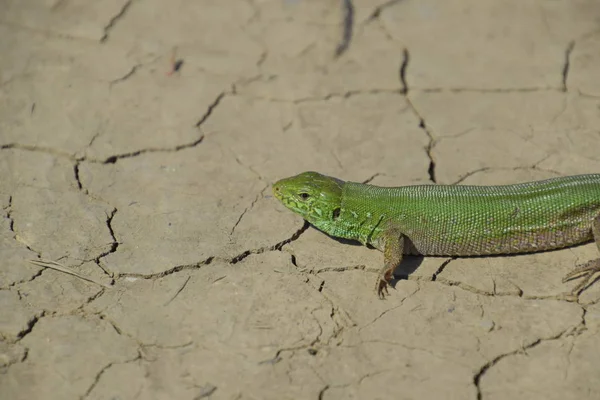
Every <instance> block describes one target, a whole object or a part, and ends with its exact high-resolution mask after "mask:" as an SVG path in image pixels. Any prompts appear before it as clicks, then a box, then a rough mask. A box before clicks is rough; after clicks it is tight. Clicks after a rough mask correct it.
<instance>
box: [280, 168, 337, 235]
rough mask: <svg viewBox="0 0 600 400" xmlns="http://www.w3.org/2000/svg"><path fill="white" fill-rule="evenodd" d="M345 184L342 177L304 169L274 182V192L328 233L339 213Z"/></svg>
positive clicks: (298, 212)
mask: <svg viewBox="0 0 600 400" xmlns="http://www.w3.org/2000/svg"><path fill="white" fill-rule="evenodd" d="M343 186H344V181H342V180H339V179H336V178H332V177H330V176H326V175H321V174H319V173H317V172H303V173H301V174H299V175H296V176H292V177H290V178H285V179H282V180H280V181H278V182H275V184H274V185H273V194H274V196H275V197H276V198H277V199H279V201H281V202H282V203H283V205H285V206H286V207H287V208H289V209H290V210H292V211H293V212H295V213H296V214H299V215H300V216H302V218H304V219H305V220H307V221H308V222H310V223H311V224H313V225H314V226H316V227H317V228H319V229H321V230H323V231H325V232H327V231H328V228H329V227H330V226H331V223H332V222H333V221H335V220H336V219H337V217H338V216H339V214H340V207H341V205H342V187H343Z"/></svg>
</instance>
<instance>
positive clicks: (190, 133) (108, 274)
mask: <svg viewBox="0 0 600 400" xmlns="http://www.w3.org/2000/svg"><path fill="white" fill-rule="evenodd" d="M88 3H89V4H87V3H85V2H73V1H68V0H66V1H65V0H63V1H49V2H34V1H16V0H4V1H3V2H2V9H3V11H2V13H0V38H1V39H0V54H2V57H1V58H0V171H1V172H0V176H1V177H2V178H1V179H0V208H1V213H2V215H3V218H2V220H1V221H0V222H1V224H2V225H1V229H0V235H2V240H0V254H1V255H2V258H1V261H0V398H2V399H3V400H4V399H61V400H62V399H134V398H135V399H200V398H211V399H349V398H356V399H376V398H377V399H387V398H389V399H392V398H393V399H415V398H419V399H440V398H450V399H506V398H511V399H561V400H564V399H597V398H600V380H599V379H598V370H599V369H600V335H599V333H600V284H596V285H595V286H592V287H591V288H590V289H589V290H587V291H586V292H584V293H583V294H582V296H580V298H579V299H578V300H577V301H566V300H564V298H563V297H562V296H561V295H562V294H563V293H564V292H566V291H568V290H569V289H570V288H572V287H573V286H574V285H575V284H576V282H574V283H569V284H566V285H564V284H562V283H561V277H562V276H563V275H564V274H565V273H566V272H567V271H569V270H571V269H572V268H573V266H574V265H575V264H578V263H580V262H583V261H586V260H588V259H591V258H594V257H596V253H597V250H596V248H595V246H594V245H593V244H590V245H584V246H579V247H576V248H573V249H567V250H562V251H556V252H551V253H542V254H535V255H527V256H517V257H494V258H469V259H458V258H457V259H445V258H425V259H419V258H408V259H407V260H406V262H405V263H404V264H403V266H402V267H401V268H400V269H401V270H402V271H401V274H404V275H409V277H408V279H405V280H400V281H398V283H397V285H396V287H395V290H393V291H392V293H391V295H390V296H389V297H388V298H387V299H386V300H385V301H380V300H379V299H377V296H376V295H375V294H374V293H373V291H372V290H371V289H372V285H373V279H374V275H373V274H372V272H371V270H372V269H374V268H378V267H379V265H380V264H381V262H382V255H381V254H380V253H379V252H377V251H375V250H370V249H367V248H364V247H360V246H352V245H349V244H345V243H340V242H338V241H335V240H333V239H330V238H328V237H327V236H325V235H323V234H321V233H319V232H317V231H316V230H315V229H314V228H311V227H309V226H307V225H306V224H304V225H303V223H302V221H301V220H300V219H299V218H298V217H296V216H294V215H292V214H291V213H290V212H288V211H287V210H285V209H284V208H283V206H281V205H280V204H278V203H277V202H276V201H275V200H274V199H273V198H272V196H271V195H270V193H271V192H270V184H271V183H272V182H274V181H275V180H276V179H279V178H282V177H285V176H289V175H294V174H296V173H299V172H301V171H305V170H316V171H320V172H323V173H327V174H329V175H334V176H338V177H340V178H342V179H347V180H353V181H369V182H371V183H373V184H378V185H402V184H413V183H431V182H437V183H466V184H500V183H509V182H518V181H525V180H533V179H542V178H547V177H552V176H557V175H567V174H576V173H588V172H598V171H599V170H600V156H599V154H598V149H599V148H600V134H599V133H600V75H599V74H598V71H600V51H599V49H600V19H599V17H598V16H599V15H600V3H598V1H597V0H578V1H570V0H554V1H544V0H528V1H523V0H509V1H504V2H496V1H493V0H467V1H458V0H452V1H441V0H439V1H433V0H423V1H417V0H404V1H384V0H379V1H376V0H372V1H367V0H363V1H358V0H354V1H347V0H346V1H341V0H319V1H316V0H295V1H292V0H287V1H286V0H263V1H257V0H247V1H230V2H224V1H221V0H212V1H209V0H202V1H200V0H199V1H189V0H188V1H184V0H176V1H172V2H161V1H158V0H129V1H125V0H107V1H99V2H88ZM344 19H345V20H346V21H347V22H348V23H347V24H346V26H345V27H344V24H343V23H342V21H343V20H344ZM344 38H345V39H344ZM340 40H342V42H340ZM336 49H337V52H338V53H339V55H338V56H337V57H336V56H335V52H336ZM177 60H183V64H181V65H180V66H181V68H180V69H179V70H178V71H175V72H174V73H170V72H173V71H170V68H172V63H174V62H176V61H177ZM38 258H42V259H46V260H54V261H57V262H60V263H61V264H63V265H66V266H68V267H69V268H72V269H73V270H75V271H76V272H77V273H79V274H81V275H83V276H86V277H89V278H90V279H92V280H93V281H95V282H97V284H95V283H91V282H87V281H83V280H80V279H78V278H77V277H74V276H71V275H67V274H64V273H61V272H59V271H56V270H54V269H48V268H43V267H40V266H36V265H33V264H31V263H30V262H28V260H31V259H38Z"/></svg>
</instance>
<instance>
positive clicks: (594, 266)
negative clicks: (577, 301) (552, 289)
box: [562, 259, 600, 296]
mask: <svg viewBox="0 0 600 400" xmlns="http://www.w3.org/2000/svg"><path fill="white" fill-rule="evenodd" d="M599 272H600V259H595V260H591V261H589V262H587V263H585V264H582V265H579V266H577V268H575V269H574V270H573V271H571V272H569V273H568V274H567V275H565V277H564V278H563V280H562V281H563V283H564V282H567V281H570V280H572V279H579V278H583V280H582V281H581V282H580V283H579V284H578V285H577V286H575V287H574V288H573V290H572V292H571V293H573V294H574V295H576V296H579V294H581V292H583V291H584V290H585V289H587V288H588V287H590V286H591V285H592V284H593V283H594V282H596V281H597V280H599V279H600V276H596V274H597V273H599Z"/></svg>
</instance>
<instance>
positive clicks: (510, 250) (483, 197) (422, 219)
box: [273, 172, 600, 298]
mask: <svg viewBox="0 0 600 400" xmlns="http://www.w3.org/2000/svg"><path fill="white" fill-rule="evenodd" d="M273 193H274V195H275V197H276V198H277V199H279V200H280V201H281V202H282V203H283V204H284V205H285V206H286V207H287V208H289V209H290V210H292V211H294V212H295V213H297V214H299V215H301V216H302V217H303V218H304V219H306V220H307V221H308V222H310V223H311V224H312V225H313V226H315V227H316V228H318V229H320V230H321V231H323V232H325V233H327V234H328V235H331V236H334V237H338V238H345V239H352V240H358V241H359V242H361V243H362V244H364V245H371V246H373V247H375V248H377V249H379V250H381V251H383V254H384V265H383V268H382V269H381V271H380V274H379V276H378V278H377V283H376V291H377V293H378V295H379V296H380V297H382V298H383V297H385V294H387V286H388V284H389V283H390V282H391V281H392V279H393V274H394V270H395V269H396V267H397V266H398V264H399V263H400V261H401V260H402V256H403V254H421V255H432V256H482V255H493V254H519V253H532V252H538V251H545V250H553V249H559V248H563V247H568V246H573V245H576V244H580V243H584V242H589V241H590V240H592V239H593V240H594V241H595V242H596V244H597V245H598V248H599V250H600V174H593V175H577V176H566V177H561V178H554V179H548V180H543V181H536V182H527V183H520V184H516V185H504V186H463V185H418V186H401V187H378V186H373V185H367V184H362V183H354V182H345V181H342V180H340V179H337V178H333V177H329V176H325V175H321V174H319V173H317V172H304V173H301V174H299V175H296V176H293V177H290V178H286V179H282V180H280V181H278V182H276V183H275V184H274V185H273ZM599 271H600V259H594V260H592V261H590V262H588V263H586V264H584V265H581V266H578V267H577V268H576V269H575V270H574V271H572V272H570V273H569V274H567V275H566V276H565V278H564V279H563V282H564V281H567V280H571V279H575V278H583V280H582V281H581V282H580V283H579V284H578V285H577V286H576V287H575V289H573V293H574V294H575V295H579V293H581V291H583V290H584V289H585V288H587V287H589V286H590V285H591V284H593V283H594V282H595V280H596V279H594V276H595V274H596V273H597V272H599Z"/></svg>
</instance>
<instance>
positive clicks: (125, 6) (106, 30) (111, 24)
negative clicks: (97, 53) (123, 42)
mask: <svg viewBox="0 0 600 400" xmlns="http://www.w3.org/2000/svg"><path fill="white" fill-rule="evenodd" d="M132 3H133V0H127V2H126V3H125V4H123V7H121V10H119V12H118V13H117V14H116V15H115V16H114V17H112V18H111V19H110V21H109V22H108V24H107V25H106V26H105V27H104V35H103V36H102V38H100V43H105V42H106V41H107V40H108V34H109V32H110V31H111V30H112V28H113V27H114V26H115V24H116V23H117V22H118V21H119V20H120V19H121V18H123V17H124V16H125V14H126V13H127V10H129V7H130V6H131V4H132Z"/></svg>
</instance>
